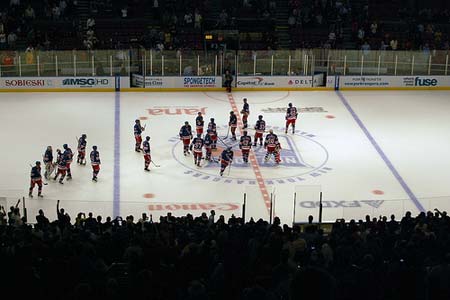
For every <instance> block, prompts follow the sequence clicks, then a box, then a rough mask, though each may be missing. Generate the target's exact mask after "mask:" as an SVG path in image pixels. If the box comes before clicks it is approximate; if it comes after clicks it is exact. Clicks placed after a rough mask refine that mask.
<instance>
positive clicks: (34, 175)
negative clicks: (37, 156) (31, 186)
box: [30, 166, 42, 180]
mask: <svg viewBox="0 0 450 300" xmlns="http://www.w3.org/2000/svg"><path fill="white" fill-rule="evenodd" d="M30 177H31V179H34V180H39V179H41V178H42V176H41V168H40V167H38V166H34V167H32V168H31V174H30Z"/></svg>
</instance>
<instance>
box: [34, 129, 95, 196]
mask: <svg viewBox="0 0 450 300" xmlns="http://www.w3.org/2000/svg"><path fill="white" fill-rule="evenodd" d="M86 139H87V135H86V134H83V135H81V137H80V138H79V139H78V138H77V140H78V147H77V150H78V156H77V163H78V164H79V165H82V166H83V165H84V166H85V165H86V146H87V140H86ZM63 150H64V151H61V150H60V149H57V150H56V161H54V156H53V149H52V146H48V147H47V149H46V150H45V153H44V156H43V161H44V165H45V172H44V177H45V179H47V180H49V179H51V178H52V176H53V173H55V175H54V177H53V180H55V181H56V180H57V179H58V177H59V183H60V184H64V183H63V181H64V179H65V178H66V175H67V178H66V180H71V179H72V171H71V169H70V165H71V164H72V161H73V152H72V149H70V147H69V146H68V145H67V144H64V145H63ZM89 157H90V160H91V166H92V173H93V174H92V180H93V181H94V182H97V176H98V173H99V172H100V164H101V162H100V153H99V152H98V151H97V146H92V151H91V153H90V155H89ZM30 177H31V182H30V189H29V193H28V195H29V196H30V197H33V189H34V187H35V186H36V185H37V186H38V197H43V195H42V185H43V184H47V183H43V181H42V175H41V162H40V161H36V164H35V166H32V168H31V175H30Z"/></svg>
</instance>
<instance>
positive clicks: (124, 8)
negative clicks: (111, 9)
mask: <svg viewBox="0 0 450 300" xmlns="http://www.w3.org/2000/svg"><path fill="white" fill-rule="evenodd" d="M120 12H121V14H122V19H126V18H128V7H126V6H124V7H123V8H122V10H121V11H120Z"/></svg>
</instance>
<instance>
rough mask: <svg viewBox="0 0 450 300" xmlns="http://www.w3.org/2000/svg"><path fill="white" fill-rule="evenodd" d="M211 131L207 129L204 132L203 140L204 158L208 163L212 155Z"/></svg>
mask: <svg viewBox="0 0 450 300" xmlns="http://www.w3.org/2000/svg"><path fill="white" fill-rule="evenodd" d="M210 133H211V130H210V129H208V130H207V131H206V135H205V140H204V144H205V150H206V157H205V160H207V161H210V160H211V154H212V143H213V141H212V138H211V134H210Z"/></svg>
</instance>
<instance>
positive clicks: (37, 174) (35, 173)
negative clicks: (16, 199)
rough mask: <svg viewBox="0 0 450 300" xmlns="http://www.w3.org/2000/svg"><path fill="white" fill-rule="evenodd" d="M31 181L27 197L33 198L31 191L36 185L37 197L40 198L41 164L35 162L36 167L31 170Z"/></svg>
mask: <svg viewBox="0 0 450 300" xmlns="http://www.w3.org/2000/svg"><path fill="white" fill-rule="evenodd" d="M30 177H31V181H30V191H29V193H28V196H30V197H33V189H34V186H35V185H36V184H37V186H38V197H42V176H41V162H40V161H37V162H36V165H35V166H34V167H32V168H31V174H30Z"/></svg>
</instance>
